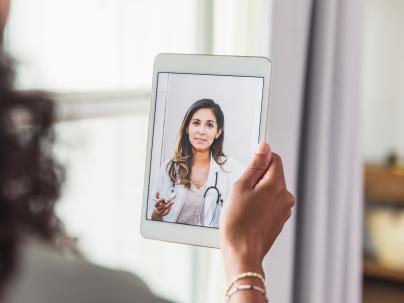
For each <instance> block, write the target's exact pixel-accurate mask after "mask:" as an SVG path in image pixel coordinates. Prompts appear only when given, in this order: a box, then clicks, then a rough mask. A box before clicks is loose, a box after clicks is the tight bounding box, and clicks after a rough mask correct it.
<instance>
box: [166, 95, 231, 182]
mask: <svg viewBox="0 0 404 303" xmlns="http://www.w3.org/2000/svg"><path fill="white" fill-rule="evenodd" d="M203 108H208V109H210V110H212V112H213V114H214V115H215V118H216V122H217V128H218V130H220V129H221V130H222V133H221V135H220V136H219V137H218V138H217V139H214V141H213V143H212V145H211V146H210V152H211V154H212V156H213V159H214V160H215V161H216V162H217V163H218V164H219V165H220V166H221V165H223V164H224V163H225V162H226V156H225V154H224V153H223V142H224V115H223V111H222V109H221V108H220V106H219V104H217V103H215V102H214V101H213V100H211V99H200V100H198V101H195V102H194V103H193V104H192V105H191V107H190V108H189V109H188V111H187V112H186V114H185V117H184V119H183V121H182V124H181V128H180V131H179V133H178V137H177V146H176V149H175V154H174V157H173V158H172V159H171V160H170V161H169V162H168V164H167V173H168V176H169V177H170V179H171V182H174V183H176V184H182V185H184V186H185V187H186V188H189V187H190V186H191V172H192V163H193V159H194V156H193V147H192V145H191V142H190V141H189V136H188V133H187V129H188V127H189V124H190V123H191V120H192V117H193V116H194V114H195V113H196V112H197V111H198V110H200V109H203Z"/></svg>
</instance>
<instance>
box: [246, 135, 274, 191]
mask: <svg viewBox="0 0 404 303" xmlns="http://www.w3.org/2000/svg"><path fill="white" fill-rule="evenodd" d="M270 162H271V149H270V147H269V145H268V143H260V144H259V146H258V149H257V152H256V153H255V155H254V156H253V159H252V160H251V162H250V164H249V165H248V167H247V169H246V171H245V172H244V174H243V175H242V176H241V178H240V181H241V182H242V183H245V184H247V185H248V186H249V187H254V186H255V185H256V184H257V183H258V181H259V180H260V179H261V178H262V176H263V175H264V174H265V172H266V171H267V168H268V166H269V163H270Z"/></svg>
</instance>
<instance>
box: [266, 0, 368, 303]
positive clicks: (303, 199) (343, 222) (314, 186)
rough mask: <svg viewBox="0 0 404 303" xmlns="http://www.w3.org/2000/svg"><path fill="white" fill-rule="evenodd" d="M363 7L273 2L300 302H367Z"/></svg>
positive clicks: (354, 0)
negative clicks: (363, 286) (363, 245)
mask: <svg viewBox="0 0 404 303" xmlns="http://www.w3.org/2000/svg"><path fill="white" fill-rule="evenodd" d="M362 15H363V5H362V0H300V1H292V0H282V1H275V2H274V7H273V16H274V18H273V37H272V54H271V57H272V61H273V86H272V87H273V92H272V102H271V111H272V112H276V113H277V116H275V115H274V116H273V117H272V129H271V134H273V137H274V140H272V142H273V143H274V144H275V146H279V148H278V150H280V153H281V154H282V155H283V156H284V158H285V156H289V160H288V165H289V166H291V165H292V166H293V165H295V168H296V173H295V174H294V168H293V167H290V168H289V170H290V171H291V172H290V173H291V175H292V176H296V182H293V181H291V183H292V189H296V194H297V218H295V219H296V224H295V231H296V232H295V243H294V252H295V258H294V266H293V268H294V272H293V273H292V275H293V281H294V282H293V298H292V300H293V302H296V303H306V302H307V303H317V302H318V303H323V302H328V303H332V302H344V303H354V302H355V303H359V302H360V301H361V279H362V275H361V274H362V272H361V239H362V197H361V193H362V181H361V169H362V167H361V150H360V141H361V138H360V129H359V126H360V94H359V92H360V68H361V66H360V62H361V56H360V55H361V51H360V50H361V45H362V41H361V28H362V20H363V18H362ZM279 113H282V114H279ZM286 117H288V119H286ZM281 137H283V139H282V138H281ZM296 138H298V139H296ZM286 141H289V148H290V150H292V152H291V151H290V150H289V151H288V150H286V146H287V145H288V144H287V142H286ZM270 142H271V138H270ZM296 142H298V144H297V143H296ZM291 143H292V144H291ZM296 144H297V145H298V147H297V148H296ZM295 150H297V151H298V152H296V153H295V152H294V151H295ZM286 173H288V171H286ZM267 266H268V268H269V269H270V268H271V263H270V261H269V262H268V265H267ZM275 266H276V265H275ZM286 269H287V270H288V268H286ZM279 270H281V269H279ZM288 273H289V271H288ZM277 275H278V273H275V276H277ZM269 287H271V286H270V285H269ZM272 287H274V285H272ZM279 287H281V286H279ZM282 291H284V292H285V291H287V288H285V287H283V289H282ZM275 292H276V291H275ZM275 297H276V298H272V300H273V302H281V301H277V299H278V300H279V299H280V298H283V299H285V298H287V300H284V301H282V302H291V300H289V297H287V295H285V294H284V295H282V294H280V293H278V294H277V295H276V296H275Z"/></svg>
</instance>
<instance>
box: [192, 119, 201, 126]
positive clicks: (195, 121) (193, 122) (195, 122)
mask: <svg viewBox="0 0 404 303" xmlns="http://www.w3.org/2000/svg"><path fill="white" fill-rule="evenodd" d="M199 124H200V123H199V121H197V120H194V121H192V125H194V126H198V125H199Z"/></svg>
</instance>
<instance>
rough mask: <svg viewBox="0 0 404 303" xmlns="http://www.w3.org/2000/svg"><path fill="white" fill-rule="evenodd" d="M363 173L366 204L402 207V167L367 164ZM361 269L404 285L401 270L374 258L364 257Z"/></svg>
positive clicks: (374, 275)
mask: <svg viewBox="0 0 404 303" xmlns="http://www.w3.org/2000/svg"><path fill="white" fill-rule="evenodd" d="M364 173H365V175H364V181H365V201H366V203H367V204H374V203H377V204H379V205H380V204H386V206H387V205H394V206H396V207H399V208H401V207H403V208H404V167H401V168H400V167H391V166H386V165H373V164H372V165H370V164H368V165H366V166H365V172H364ZM403 237H404V233H403ZM363 271H364V276H365V277H366V278H372V279H380V280H383V281H391V282H394V283H399V284H402V285H403V286H402V287H404V271H402V270H396V269H392V268H388V267H384V266H383V265H380V264H379V263H377V261H375V260H372V259H370V258H369V259H366V258H365V260H364V264H363Z"/></svg>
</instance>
